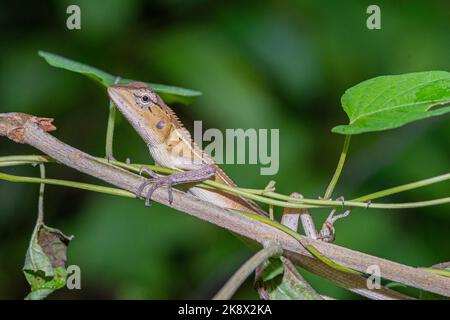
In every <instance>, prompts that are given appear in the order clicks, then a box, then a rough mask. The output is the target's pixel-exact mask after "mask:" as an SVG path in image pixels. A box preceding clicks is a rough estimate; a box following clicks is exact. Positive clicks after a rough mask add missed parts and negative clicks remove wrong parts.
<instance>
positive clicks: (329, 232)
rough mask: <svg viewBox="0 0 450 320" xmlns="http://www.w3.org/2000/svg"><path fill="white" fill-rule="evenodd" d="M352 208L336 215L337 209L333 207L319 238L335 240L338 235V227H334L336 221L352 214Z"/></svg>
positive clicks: (328, 240) (326, 240)
mask: <svg viewBox="0 0 450 320" xmlns="http://www.w3.org/2000/svg"><path fill="white" fill-rule="evenodd" d="M351 211H352V209H348V210H346V211H344V212H343V213H341V214H338V215H334V214H335V213H336V209H333V210H332V211H331V213H330V215H329V216H328V218H327V220H325V222H324V224H323V226H322V229H321V230H320V233H319V239H320V240H322V241H325V242H333V241H334V239H335V235H336V229H335V228H334V223H335V222H336V221H337V220H339V219H342V218H345V217H346V216H348V215H349V214H350V212H351Z"/></svg>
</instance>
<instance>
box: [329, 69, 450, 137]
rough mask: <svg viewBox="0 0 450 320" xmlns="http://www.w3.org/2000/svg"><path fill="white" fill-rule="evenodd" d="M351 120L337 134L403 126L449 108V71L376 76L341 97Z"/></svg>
mask: <svg viewBox="0 0 450 320" xmlns="http://www.w3.org/2000/svg"><path fill="white" fill-rule="evenodd" d="M341 103H342V106H343V108H344V110H345V112H346V113H347V116H348V117H349V119H350V123H349V124H348V125H340V126H337V127H334V128H333V129H332V131H333V132H335V133H341V134H348V135H352V134H359V133H363V132H371V131H381V130H387V129H392V128H397V127H400V126H403V125H405V124H407V123H410V122H413V121H416V120H420V119H425V118H428V117H432V116H438V115H442V114H445V113H447V112H449V111H450V73H449V72H446V71H428V72H417V73H408V74H402V75H394V76H381V77H377V78H373V79H370V80H367V81H364V82H361V83H360V84H358V85H356V86H354V87H352V88H350V89H348V90H347V91H346V92H345V93H344V95H343V96H342V98H341Z"/></svg>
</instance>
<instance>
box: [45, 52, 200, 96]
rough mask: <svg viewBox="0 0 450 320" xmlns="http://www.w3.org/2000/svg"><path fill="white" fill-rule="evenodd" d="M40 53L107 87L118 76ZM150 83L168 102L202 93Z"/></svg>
mask: <svg viewBox="0 0 450 320" xmlns="http://www.w3.org/2000/svg"><path fill="white" fill-rule="evenodd" d="M38 54H39V56H41V57H42V58H44V59H45V61H47V63H48V64H49V65H51V66H53V67H57V68H62V69H66V70H69V71H73V72H77V73H81V74H83V75H85V76H87V77H89V78H91V79H94V80H95V81H97V82H99V83H100V84H102V85H103V86H105V87H108V86H110V85H112V84H114V82H115V79H116V76H114V75H112V74H109V73H107V72H105V71H103V70H100V69H97V68H95V67H91V66H89V65H87V64H83V63H80V62H77V61H74V60H70V59H67V58H65V57H62V56H60V55H57V54H54V53H50V52H45V51H39V52H38ZM133 81H137V80H132V79H121V80H120V83H128V82H133ZM148 85H149V86H150V87H151V88H152V89H153V90H155V91H156V92H158V93H159V94H160V95H161V96H162V98H163V99H164V100H165V101H166V102H167V103H172V102H180V103H184V104H188V103H190V102H191V101H192V100H193V98H195V97H198V96H200V95H202V93H201V92H200V91H196V90H190V89H184V88H180V87H174V86H168V85H164V84H157V83H148Z"/></svg>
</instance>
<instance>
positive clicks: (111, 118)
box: [105, 77, 120, 160]
mask: <svg viewBox="0 0 450 320" xmlns="http://www.w3.org/2000/svg"><path fill="white" fill-rule="evenodd" d="M119 81H120V77H116V80H115V81H114V84H117V83H119ZM115 121H116V106H115V105H114V103H113V102H112V101H109V115H108V125H107V128H106V142H105V154H106V158H107V159H109V160H111V159H112V158H113V139H114V126H115Z"/></svg>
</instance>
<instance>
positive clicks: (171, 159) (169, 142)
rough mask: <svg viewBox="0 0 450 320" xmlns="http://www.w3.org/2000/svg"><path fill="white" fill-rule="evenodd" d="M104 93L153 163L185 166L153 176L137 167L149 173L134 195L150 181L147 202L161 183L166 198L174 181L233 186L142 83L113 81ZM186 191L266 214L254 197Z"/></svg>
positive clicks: (255, 212) (220, 202)
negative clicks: (128, 125) (139, 138)
mask: <svg viewBox="0 0 450 320" xmlns="http://www.w3.org/2000/svg"><path fill="white" fill-rule="evenodd" d="M108 94H109V97H110V99H111V100H112V101H113V102H114V104H115V105H116V106H117V108H118V109H119V111H120V112H121V113H122V114H123V115H124V116H125V118H126V119H127V120H128V121H129V122H130V123H131V125H132V126H133V127H134V129H135V130H136V132H137V133H138V134H139V135H140V137H141V138H142V139H143V141H145V143H146V144H147V147H148V149H149V151H150V154H151V155H152V158H153V159H154V160H155V163H156V164H157V165H160V166H165V167H168V168H171V169H183V170H188V171H182V172H177V173H174V174H171V175H169V176H157V175H156V173H154V172H153V171H152V170H150V169H149V168H147V167H145V166H143V167H141V170H140V173H141V174H142V172H144V171H145V172H147V173H149V174H150V175H151V176H152V177H153V178H152V179H148V180H147V181H146V182H144V183H143V184H142V185H141V186H140V188H139V189H138V190H137V192H136V196H140V195H141V193H142V191H143V190H144V188H145V187H146V186H147V185H150V184H152V186H151V187H150V188H148V191H147V193H146V205H147V206H148V205H150V201H151V196H152V193H153V191H155V190H156V189H157V188H158V187H160V186H164V185H165V186H167V187H168V193H169V202H172V199H173V198H172V186H173V185H177V184H185V183H193V182H200V181H203V180H207V179H212V180H213V181H216V182H219V183H223V184H226V185H229V186H232V187H236V186H237V185H236V183H234V181H233V180H232V179H231V178H230V177H229V176H228V175H227V174H226V173H225V172H224V171H223V170H222V169H221V168H220V167H219V166H218V165H217V164H216V163H215V162H214V160H213V159H212V158H211V157H210V156H209V155H208V154H206V153H205V152H204V151H203V150H202V149H200V148H199V147H198V146H197V145H196V144H195V142H194V141H193V139H192V138H191V135H190V133H189V131H188V130H187V129H186V128H185V127H184V126H183V124H182V123H181V122H180V120H179V119H178V117H177V116H176V114H175V113H174V112H173V110H172V109H171V108H170V107H169V106H167V105H166V104H165V102H164V101H163V100H162V99H161V97H160V96H159V95H158V94H157V93H156V92H154V91H153V90H152V89H150V88H149V87H148V86H147V84H146V83H143V82H130V83H126V84H115V85H112V86H110V87H108ZM188 192H189V193H191V194H193V195H195V196H197V197H198V198H200V199H202V200H205V201H208V202H212V203H214V204H216V205H218V206H221V207H223V208H226V209H233V210H237V211H246V212H250V213H253V214H256V215H259V216H263V217H267V216H268V213H266V212H265V211H264V210H263V209H262V208H261V207H259V206H258V205H257V204H256V203H255V202H254V201H252V200H250V199H246V198H244V197H240V196H238V195H233V194H230V193H227V192H224V191H221V190H212V189H211V190H206V189H202V188H199V187H196V186H192V187H190V188H189V189H188Z"/></svg>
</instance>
